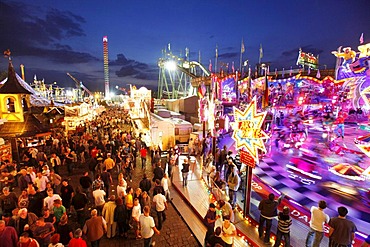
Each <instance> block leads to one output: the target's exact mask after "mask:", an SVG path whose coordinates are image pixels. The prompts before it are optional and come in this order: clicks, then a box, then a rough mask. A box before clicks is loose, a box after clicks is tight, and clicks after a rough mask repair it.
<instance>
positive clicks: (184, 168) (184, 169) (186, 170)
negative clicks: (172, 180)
mask: <svg viewBox="0 0 370 247" xmlns="http://www.w3.org/2000/svg"><path fill="white" fill-rule="evenodd" d="M189 167H190V164H189V160H188V158H185V159H184V163H182V169H181V172H182V186H183V187H185V186H188V173H189Z"/></svg>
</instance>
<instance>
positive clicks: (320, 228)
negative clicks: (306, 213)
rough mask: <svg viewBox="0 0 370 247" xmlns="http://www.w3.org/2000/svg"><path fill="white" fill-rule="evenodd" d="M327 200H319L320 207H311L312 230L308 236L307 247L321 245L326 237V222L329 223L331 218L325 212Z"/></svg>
mask: <svg viewBox="0 0 370 247" xmlns="http://www.w3.org/2000/svg"><path fill="white" fill-rule="evenodd" d="M325 208H326V201H324V200H321V201H319V207H315V206H312V207H311V220H310V231H309V232H308V234H307V238H306V247H319V246H320V243H321V240H322V238H323V237H324V224H325V223H328V222H329V220H330V218H329V216H328V215H327V214H326V213H324V209H325Z"/></svg>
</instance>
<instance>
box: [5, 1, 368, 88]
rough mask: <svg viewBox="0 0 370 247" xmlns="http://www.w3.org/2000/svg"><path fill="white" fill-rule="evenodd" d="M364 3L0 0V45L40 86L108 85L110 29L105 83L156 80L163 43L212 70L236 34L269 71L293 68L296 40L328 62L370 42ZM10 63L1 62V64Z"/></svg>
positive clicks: (234, 56) (235, 43) (235, 45)
mask: <svg viewBox="0 0 370 247" xmlns="http://www.w3.org/2000/svg"><path fill="white" fill-rule="evenodd" d="M369 13H370V1H369V0H356V1H344V0H312V1H301V0H280V1H276V0H259V1H248V0H244V1H242V0H213V1H211V0H188V1H178V0H156V1H153V0H141V1H124V0H104V1H103V0H74V1H70V0H64V1H61V0H54V1H49V0H32V1H29V0H24V1H10V0H7V1H4V0H0V30H1V34H0V49H2V51H5V50H6V49H10V50H11V52H12V58H13V64H14V67H15V68H16V70H17V71H18V73H20V69H19V65H20V64H24V66H25V74H26V80H27V82H32V80H33V77H34V75H35V74H36V75H37V77H38V78H44V79H45V82H46V83H52V82H54V81H57V82H58V84H59V85H62V86H73V85H74V83H73V81H72V80H71V79H70V78H69V77H68V76H67V75H66V73H67V72H69V73H71V74H72V75H74V76H75V77H76V78H78V79H79V80H81V81H83V82H84V84H85V85H86V86H87V87H88V88H90V90H92V91H97V90H101V91H103V89H104V72H103V45H102V38H103V36H105V35H107V36H108V44H109V61H110V83H111V87H112V88H113V87H114V86H115V85H119V86H125V85H126V84H136V85H151V86H153V87H156V85H157V80H158V73H159V72H158V71H159V68H158V66H157V62H158V59H159V58H160V57H161V52H162V50H163V49H164V48H165V47H167V44H168V43H170V44H171V50H172V52H173V53H174V54H176V55H180V53H181V54H185V48H186V47H187V48H189V50H190V59H191V60H198V52H199V51H200V53H201V62H202V63H203V64H204V65H205V66H206V67H208V65H209V60H210V59H212V63H214V57H215V47H216V45H217V46H218V54H219V58H218V60H219V63H221V62H224V63H231V62H233V61H234V62H235V67H236V68H239V56H240V46H241V40H242V38H243V39H244V44H245V53H244V54H243V60H246V59H248V60H249V61H250V64H251V65H253V67H254V65H255V64H256V63H257V61H258V56H259V46H260V44H262V46H263V59H262V60H263V61H265V62H271V70H274V69H275V68H278V69H279V70H281V69H282V68H283V67H284V68H285V69H289V68H290V66H293V67H294V66H295V62H296V59H297V55H298V49H299V47H302V49H303V51H306V52H311V53H313V54H314V55H318V54H319V55H320V64H321V65H322V66H323V65H324V64H325V65H327V66H328V67H329V68H330V67H334V64H335V57H334V56H333V55H332V54H331V51H333V50H336V49H337V47H338V46H351V47H352V48H353V49H355V50H357V46H358V45H359V37H360V35H361V33H364V39H365V42H370V14H369ZM6 68H7V60H6V59H5V58H3V59H1V60H0V70H1V71H3V70H6Z"/></svg>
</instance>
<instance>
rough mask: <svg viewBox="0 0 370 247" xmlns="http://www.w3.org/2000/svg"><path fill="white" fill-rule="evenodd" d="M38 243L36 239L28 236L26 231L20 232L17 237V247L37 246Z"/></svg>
mask: <svg viewBox="0 0 370 247" xmlns="http://www.w3.org/2000/svg"><path fill="white" fill-rule="evenodd" d="M39 246H40V245H39V243H38V242H37V241H36V239H33V238H30V236H29V234H28V232H24V233H22V235H21V236H20V238H19V247H39Z"/></svg>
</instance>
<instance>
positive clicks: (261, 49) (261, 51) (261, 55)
mask: <svg viewBox="0 0 370 247" xmlns="http://www.w3.org/2000/svg"><path fill="white" fill-rule="evenodd" d="M262 58H263V48H262V44H260V58H259V62H260V63H261V60H262Z"/></svg>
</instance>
